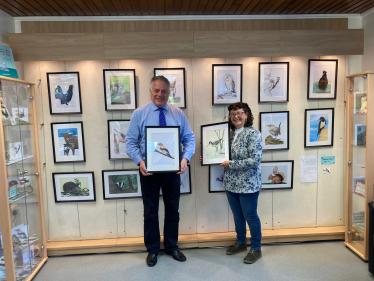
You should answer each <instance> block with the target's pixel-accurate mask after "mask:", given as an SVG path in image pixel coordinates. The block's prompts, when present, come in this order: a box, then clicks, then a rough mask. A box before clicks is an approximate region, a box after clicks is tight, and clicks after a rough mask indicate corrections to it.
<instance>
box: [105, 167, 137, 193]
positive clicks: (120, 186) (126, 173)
mask: <svg viewBox="0 0 374 281" xmlns="http://www.w3.org/2000/svg"><path fill="white" fill-rule="evenodd" d="M102 176H103V196H104V200H107V199H121V198H140V197H142V189H141V186H140V177H139V169H130V170H105V171H102Z"/></svg>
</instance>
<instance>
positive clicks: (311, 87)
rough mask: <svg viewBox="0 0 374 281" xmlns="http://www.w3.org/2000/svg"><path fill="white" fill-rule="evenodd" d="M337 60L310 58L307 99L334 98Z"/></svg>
mask: <svg viewBox="0 0 374 281" xmlns="http://www.w3.org/2000/svg"><path fill="white" fill-rule="evenodd" d="M337 77H338V60H322V59H321V60H317V59H310V60H309V67H308V99H309V100H313V99H315V100H316V99H336V87H337Z"/></svg>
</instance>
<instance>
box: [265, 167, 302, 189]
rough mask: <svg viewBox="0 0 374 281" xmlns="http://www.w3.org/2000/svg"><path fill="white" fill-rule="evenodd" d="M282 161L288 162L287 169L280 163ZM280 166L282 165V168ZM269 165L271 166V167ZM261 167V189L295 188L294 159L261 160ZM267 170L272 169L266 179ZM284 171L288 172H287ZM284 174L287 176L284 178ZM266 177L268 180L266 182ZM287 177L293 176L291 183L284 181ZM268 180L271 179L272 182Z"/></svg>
mask: <svg viewBox="0 0 374 281" xmlns="http://www.w3.org/2000/svg"><path fill="white" fill-rule="evenodd" d="M281 163H288V164H287V166H286V167H287V169H285V168H284V166H285V165H282V166H280V165H279V164H281ZM278 166H280V167H282V169H279V167H278ZM267 167H270V169H269V168H267ZM275 167H276V168H277V171H275V169H274V168H275ZM260 169H261V190H279V189H293V177H294V169H295V165H294V160H278V161H261V164H260ZM267 171H270V173H271V174H269V177H268V178H267V180H266V174H267ZM284 172H287V174H285V173H284ZM282 174H283V175H284V176H285V177H284V178H282ZM270 177H271V179H270ZM264 178H265V180H266V181H267V182H266V183H264V181H265V180H264ZM286 178H291V183H284V182H283V181H284V180H285V179H286ZM279 180H281V182H280V183H278V181H279ZM268 181H271V183H269V182H268ZM283 184H284V186H283Z"/></svg>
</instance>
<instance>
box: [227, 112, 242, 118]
mask: <svg viewBox="0 0 374 281" xmlns="http://www.w3.org/2000/svg"><path fill="white" fill-rule="evenodd" d="M243 114H244V112H243V111H242V112H237V113H230V117H235V116H236V115H238V116H242V115H243Z"/></svg>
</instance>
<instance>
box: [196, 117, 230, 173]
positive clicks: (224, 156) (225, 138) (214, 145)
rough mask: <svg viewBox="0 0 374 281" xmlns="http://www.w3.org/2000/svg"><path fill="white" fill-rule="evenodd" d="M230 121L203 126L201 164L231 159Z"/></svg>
mask: <svg viewBox="0 0 374 281" xmlns="http://www.w3.org/2000/svg"><path fill="white" fill-rule="evenodd" d="M229 138H230V128H229V122H221V123H214V124H207V125H202V126H201V166H205V165H219V164H221V163H222V162H224V161H226V160H230V141H229Z"/></svg>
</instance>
